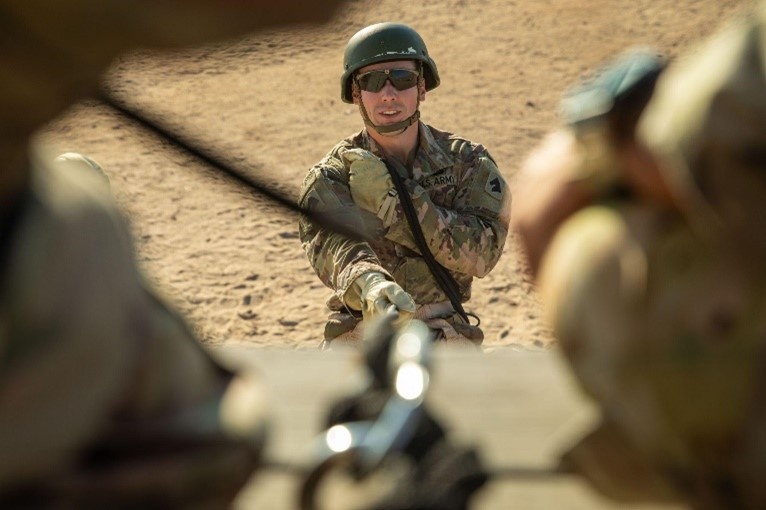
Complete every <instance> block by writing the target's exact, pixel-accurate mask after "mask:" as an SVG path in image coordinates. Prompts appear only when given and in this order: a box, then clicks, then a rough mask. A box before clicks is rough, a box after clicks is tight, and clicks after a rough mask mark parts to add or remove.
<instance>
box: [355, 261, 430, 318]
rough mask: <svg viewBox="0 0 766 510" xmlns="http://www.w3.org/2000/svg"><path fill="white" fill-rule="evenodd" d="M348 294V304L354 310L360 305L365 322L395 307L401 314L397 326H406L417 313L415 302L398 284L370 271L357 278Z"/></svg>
mask: <svg viewBox="0 0 766 510" xmlns="http://www.w3.org/2000/svg"><path fill="white" fill-rule="evenodd" d="M351 287H352V288H351V289H349V292H348V293H347V297H346V302H347V304H348V305H349V306H351V307H352V308H356V306H354V305H357V304H358V305H359V306H358V308H360V309H361V310H362V316H363V317H364V320H365V321H368V320H374V319H376V318H378V317H380V316H382V315H383V314H385V313H386V311H387V310H388V309H389V307H390V306H394V307H395V308H396V310H397V311H398V312H399V318H398V319H397V320H396V323H397V324H404V323H406V322H407V321H409V320H410V318H412V315H413V314H414V313H415V309H416V306H415V302H414V301H413V300H412V297H411V296H410V295H409V294H407V293H406V292H405V291H404V289H402V288H401V287H400V286H399V285H397V284H396V282H392V281H390V280H387V279H386V277H385V276H384V275H383V274H382V273H378V272H375V271H370V272H369V273H364V274H363V275H361V276H359V277H357V279H356V280H354V283H353V284H352V285H351Z"/></svg>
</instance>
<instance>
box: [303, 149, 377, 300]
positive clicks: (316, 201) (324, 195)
mask: <svg viewBox="0 0 766 510" xmlns="http://www.w3.org/2000/svg"><path fill="white" fill-rule="evenodd" d="M299 203H300V205H301V207H305V208H307V209H310V210H312V211H316V212H320V213H324V214H327V215H331V216H332V217H333V219H334V220H336V221H339V222H342V223H344V224H346V225H348V226H349V227H350V228H352V229H353V230H356V231H358V232H364V231H365V228H366V225H365V224H364V219H363V215H361V214H360V211H359V209H358V208H357V206H356V205H355V204H354V202H353V200H352V199H351V192H350V191H349V188H348V176H347V175H346V174H345V171H344V169H343V164H342V163H341V162H340V160H338V159H337V158H332V157H331V158H325V159H324V160H323V161H322V162H321V163H320V164H319V165H317V166H316V167H314V168H312V169H311V170H310V171H309V174H308V176H307V177H306V179H305V180H304V183H303V186H302V188H301V193H300V201H299ZM299 234H300V240H301V245H302V246H303V249H304V251H305V252H306V256H307V257H308V260H309V263H310V264H311V267H312V268H313V269H314V271H315V272H316V274H317V276H319V279H320V280H321V281H322V283H324V284H325V285H326V286H328V287H329V288H331V289H333V290H334V291H335V293H336V295H337V296H338V298H340V299H341V300H343V296H344V295H345V293H346V291H347V290H348V289H349V287H350V286H351V283H352V282H353V281H354V280H355V279H356V278H357V277H358V276H360V275H361V274H363V273H366V272H369V271H378V272H381V273H383V274H386V275H388V272H387V271H386V270H385V269H383V267H382V266H381V263H380V260H379V259H378V256H377V255H376V254H375V252H374V251H373V250H372V248H371V247H370V245H369V244H368V243H366V242H364V241H359V240H354V239H350V238H349V237H347V236H344V235H342V234H338V233H335V232H332V231H331V230H329V229H326V228H323V227H321V226H319V225H317V224H315V223H313V222H311V221H309V220H308V219H307V218H306V217H302V218H301V219H300V223H299Z"/></svg>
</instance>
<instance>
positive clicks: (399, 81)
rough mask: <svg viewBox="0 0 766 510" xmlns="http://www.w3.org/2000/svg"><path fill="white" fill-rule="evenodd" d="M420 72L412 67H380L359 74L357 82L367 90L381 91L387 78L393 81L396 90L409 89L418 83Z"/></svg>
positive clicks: (361, 87)
mask: <svg viewBox="0 0 766 510" xmlns="http://www.w3.org/2000/svg"><path fill="white" fill-rule="evenodd" d="M419 76H420V73H419V72H418V71H414V70H412V69H380V70H378V71H369V72H366V73H362V74H358V75H357V76H356V82H357V83H358V84H359V88H360V89H362V90H366V91H367V92H380V89H382V88H383V87H384V86H385V84H386V80H388V81H390V82H391V85H393V86H394V88H395V89H396V90H407V89H409V88H412V87H414V86H415V85H417V84H418V77H419Z"/></svg>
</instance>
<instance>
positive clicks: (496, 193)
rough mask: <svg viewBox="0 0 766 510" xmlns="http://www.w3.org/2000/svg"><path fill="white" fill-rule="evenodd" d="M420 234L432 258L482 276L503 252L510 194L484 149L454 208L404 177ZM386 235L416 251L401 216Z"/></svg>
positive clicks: (461, 185)
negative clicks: (440, 201) (439, 203)
mask: <svg viewBox="0 0 766 510" xmlns="http://www.w3.org/2000/svg"><path fill="white" fill-rule="evenodd" d="M405 185H406V186H407V189H408V191H409V192H410V196H411V197H412V203H413V205H414V207H415V211H417V214H418V219H419V221H420V225H421V227H422V229H423V235H424V237H425V238H426V241H427V242H428V247H429V249H430V250H431V253H433V255H434V258H435V259H436V261H437V262H439V263H440V264H441V265H442V266H444V267H445V268H447V269H449V270H452V271H457V272H460V273H464V274H469V275H471V276H477V277H483V276H485V275H486V274H487V273H489V272H490V271H491V270H492V268H494V267H495V264H497V261H498V260H499V259H500V255H501V254H502V252H503V246H504V245H505V239H506V237H507V235H508V224H509V221H510V204H511V195H510V192H509V191H508V187H507V184H506V182H505V180H504V179H503V177H502V175H501V174H500V172H499V170H498V169H497V166H496V165H495V162H494V161H493V160H492V158H491V157H490V156H489V154H488V153H487V152H486V151H485V150H481V151H480V152H479V153H478V154H475V155H474V162H473V164H472V165H471V166H470V168H469V169H468V171H467V172H465V173H464V175H463V176H462V179H461V182H460V183H459V184H458V187H457V190H456V200H455V202H454V205H453V207H452V208H447V207H441V206H438V205H436V204H434V202H433V201H432V200H431V197H429V195H428V193H427V192H426V190H425V189H424V188H423V187H421V186H420V185H418V183H417V182H415V181H413V180H410V179H406V180H405ZM399 217H400V218H401V221H396V222H394V223H393V224H392V225H391V226H390V228H389V230H388V232H387V233H386V238H387V239H390V240H392V241H394V242H397V243H400V244H402V245H404V246H407V247H408V248H410V249H412V250H414V251H417V252H419V251H420V250H419V249H418V247H417V245H416V244H415V241H414V238H413V237H412V234H411V232H410V230H409V225H408V224H407V222H406V221H405V220H404V215H403V214H400V215H399Z"/></svg>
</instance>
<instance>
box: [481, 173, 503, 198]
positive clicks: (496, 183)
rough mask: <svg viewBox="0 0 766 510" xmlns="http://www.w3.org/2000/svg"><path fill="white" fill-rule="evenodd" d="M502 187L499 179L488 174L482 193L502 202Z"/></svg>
mask: <svg viewBox="0 0 766 510" xmlns="http://www.w3.org/2000/svg"><path fill="white" fill-rule="evenodd" d="M503 186H504V183H503V181H502V180H501V179H500V177H498V176H497V175H492V174H490V175H489V178H488V179H487V183H486V185H485V186H484V191H486V192H487V193H488V194H489V195H490V196H493V197H495V198H496V199H498V200H502V199H503Z"/></svg>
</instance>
